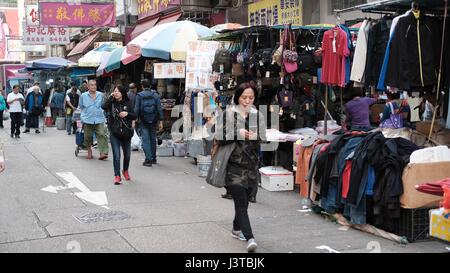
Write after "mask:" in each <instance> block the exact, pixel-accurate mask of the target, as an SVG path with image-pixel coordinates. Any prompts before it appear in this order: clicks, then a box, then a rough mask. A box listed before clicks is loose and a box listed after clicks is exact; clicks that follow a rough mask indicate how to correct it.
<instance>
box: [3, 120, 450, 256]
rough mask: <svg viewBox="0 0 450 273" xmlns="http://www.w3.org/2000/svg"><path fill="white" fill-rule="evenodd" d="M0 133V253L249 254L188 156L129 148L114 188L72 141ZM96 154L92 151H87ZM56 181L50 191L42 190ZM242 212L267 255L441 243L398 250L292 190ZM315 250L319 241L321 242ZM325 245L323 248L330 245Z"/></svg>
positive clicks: (264, 195)
mask: <svg viewBox="0 0 450 273" xmlns="http://www.w3.org/2000/svg"><path fill="white" fill-rule="evenodd" d="M5 125H6V127H7V128H5V129H0V135H1V137H2V139H3V142H4V144H5V145H4V149H5V155H6V158H7V169H6V171H5V172H4V173H2V174H1V175H0V192H1V196H2V198H0V252H208V253H215V252H233V253H239V252H246V244H245V242H241V241H238V240H236V239H233V238H232V237H231V236H230V230H231V227H232V220H233V217H234V206H233V202H232V201H231V200H226V199H222V198H220V194H222V193H224V190H223V189H217V188H214V187H212V186H209V185H208V184H206V182H205V180H204V178H201V177H198V176H197V170H196V166H195V165H194V160H193V159H191V158H176V157H170V158H159V159H158V164H157V165H154V166H153V167H151V168H149V167H143V166H142V162H143V154H142V152H132V159H131V167H130V175H131V177H132V182H127V181H124V183H123V185H120V186H115V185H113V167H112V154H110V158H109V159H108V161H105V162H103V161H99V160H96V159H94V160H87V159H85V155H86V153H80V155H79V157H78V158H77V157H75V155H74V151H75V137H74V136H73V135H72V136H68V135H67V134H66V132H65V131H57V130H56V129H55V128H46V132H44V133H41V134H40V135H36V134H34V132H33V131H32V132H31V134H22V135H21V137H22V138H21V139H19V140H17V139H11V138H9V122H8V121H7V122H6V123H5ZM94 158H98V151H96V150H94ZM64 172H72V173H73V174H74V175H75V176H76V177H77V178H78V179H79V180H80V181H81V182H82V184H83V185H84V186H85V187H86V188H87V189H89V190H90V191H91V192H105V194H106V197H107V201H108V204H107V205H106V207H102V206H98V205H95V204H93V203H90V202H88V201H86V200H84V199H81V198H80V197H77V196H76V195H75V193H78V192H79V190H78V189H76V188H70V189H64V187H65V186H66V185H67V184H68V182H67V181H65V180H64V179H62V178H61V177H60V176H59V175H57V173H64ZM48 186H54V187H57V186H60V187H59V188H60V190H57V193H51V192H47V191H43V190H41V189H42V188H46V187H48ZM257 201H258V202H257V203H256V204H250V208H249V215H250V217H251V224H252V228H253V233H254V234H255V237H256V240H257V242H258V245H259V247H258V250H257V252H259V253H265V252H281V253H288V252H328V251H329V250H327V249H332V250H335V251H338V252H364V253H368V252H371V251H374V247H373V246H374V245H375V248H377V246H379V247H380V251H381V252H383V253H387V252H446V251H448V250H446V248H445V247H446V246H448V245H450V244H445V243H443V242H440V241H435V240H431V241H427V242H419V243H412V244H408V245H406V246H401V245H399V244H397V243H394V242H391V241H388V240H384V239H382V238H379V237H375V236H372V235H370V234H366V233H363V232H360V231H357V230H352V229H349V230H346V229H343V228H342V227H341V226H340V225H338V224H335V223H332V222H330V221H328V220H326V219H325V218H323V217H322V216H320V215H316V214H314V213H312V212H299V211H298V210H301V203H300V198H299V195H298V193H297V192H268V191H266V190H264V189H262V188H260V189H259V192H258V196H257ZM321 246H322V247H321ZM327 247H328V248H327Z"/></svg>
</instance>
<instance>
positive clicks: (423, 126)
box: [416, 121, 444, 136]
mask: <svg viewBox="0 0 450 273" xmlns="http://www.w3.org/2000/svg"><path fill="white" fill-rule="evenodd" d="M430 128H431V122H430V121H421V122H417V123H416V131H417V132H419V133H422V134H424V135H426V136H428V134H430ZM443 129H444V127H442V126H441V125H439V124H438V123H437V122H435V123H434V126H433V134H434V133H437V132H440V131H442V130H443Z"/></svg>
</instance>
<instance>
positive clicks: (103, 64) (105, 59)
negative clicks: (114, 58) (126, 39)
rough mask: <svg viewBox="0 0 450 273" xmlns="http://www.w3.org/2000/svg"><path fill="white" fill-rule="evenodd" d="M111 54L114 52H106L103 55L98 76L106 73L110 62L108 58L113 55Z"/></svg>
mask: <svg viewBox="0 0 450 273" xmlns="http://www.w3.org/2000/svg"><path fill="white" fill-rule="evenodd" d="M111 54H112V52H105V53H104V54H103V55H102V58H101V60H100V65H99V67H98V69H97V73H96V74H97V76H102V75H104V74H105V67H106V65H107V64H108V60H109V58H110V57H111Z"/></svg>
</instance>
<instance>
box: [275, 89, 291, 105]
mask: <svg viewBox="0 0 450 273" xmlns="http://www.w3.org/2000/svg"><path fill="white" fill-rule="evenodd" d="M292 97H293V94H292V91H290V90H287V89H283V90H282V91H280V92H278V100H279V103H280V106H281V107H283V108H290V107H292V104H293V102H292Z"/></svg>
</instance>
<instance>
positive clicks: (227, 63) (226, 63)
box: [212, 49, 232, 73]
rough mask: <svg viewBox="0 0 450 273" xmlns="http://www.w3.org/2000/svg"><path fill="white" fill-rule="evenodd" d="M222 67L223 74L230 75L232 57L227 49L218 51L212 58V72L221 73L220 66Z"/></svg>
mask: <svg viewBox="0 0 450 273" xmlns="http://www.w3.org/2000/svg"><path fill="white" fill-rule="evenodd" d="M221 65H223V73H231V68H232V57H231V54H230V51H229V50H227V49H218V50H217V51H216V55H215V56H214V62H213V65H212V67H213V71H214V72H221V71H220V66H221Z"/></svg>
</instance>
